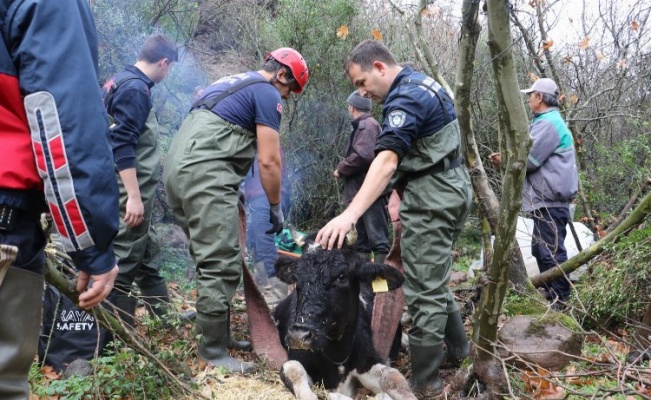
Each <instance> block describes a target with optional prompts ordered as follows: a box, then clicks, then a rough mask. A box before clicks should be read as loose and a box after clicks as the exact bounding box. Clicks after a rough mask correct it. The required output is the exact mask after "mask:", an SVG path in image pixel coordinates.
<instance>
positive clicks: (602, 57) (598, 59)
mask: <svg viewBox="0 0 651 400" xmlns="http://www.w3.org/2000/svg"><path fill="white" fill-rule="evenodd" d="M596 55H597V61H602V60H603V59H604V58H606V57H605V56H604V53H602V52H601V50H597V53H596Z"/></svg>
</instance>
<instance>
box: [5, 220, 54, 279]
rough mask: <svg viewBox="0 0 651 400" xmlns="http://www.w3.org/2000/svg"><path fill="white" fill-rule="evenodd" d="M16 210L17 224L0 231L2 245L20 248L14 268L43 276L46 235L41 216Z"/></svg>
mask: <svg viewBox="0 0 651 400" xmlns="http://www.w3.org/2000/svg"><path fill="white" fill-rule="evenodd" d="M14 210H15V211H14V212H15V216H14V218H15V223H14V225H13V226H12V228H11V229H8V230H5V229H0V244H6V245H10V246H16V247H18V255H17V257H16V261H15V262H14V263H13V266H14V267H16V268H22V269H25V270H28V271H31V272H34V273H37V274H42V273H43V264H44V263H45V253H44V252H43V248H45V234H44V233H43V228H42V227H41V214H40V213H38V212H30V211H25V210H22V209H14Z"/></svg>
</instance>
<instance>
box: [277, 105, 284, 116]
mask: <svg viewBox="0 0 651 400" xmlns="http://www.w3.org/2000/svg"><path fill="white" fill-rule="evenodd" d="M276 111H278V112H279V113H281V114H282V113H283V105H282V104H280V103H278V104H276Z"/></svg>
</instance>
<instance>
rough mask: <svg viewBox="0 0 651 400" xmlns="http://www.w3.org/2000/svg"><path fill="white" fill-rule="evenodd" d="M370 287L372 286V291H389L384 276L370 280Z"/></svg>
mask: <svg viewBox="0 0 651 400" xmlns="http://www.w3.org/2000/svg"><path fill="white" fill-rule="evenodd" d="M371 287H372V288H373V293H384V292H388V291H389V283H388V282H387V280H386V279H384V278H379V277H378V278H375V279H373V282H371Z"/></svg>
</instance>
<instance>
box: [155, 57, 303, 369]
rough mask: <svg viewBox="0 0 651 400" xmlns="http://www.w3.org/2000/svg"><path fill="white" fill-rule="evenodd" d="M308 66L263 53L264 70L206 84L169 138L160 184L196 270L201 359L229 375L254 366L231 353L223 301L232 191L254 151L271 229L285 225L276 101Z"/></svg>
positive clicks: (235, 280)
mask: <svg viewBox="0 0 651 400" xmlns="http://www.w3.org/2000/svg"><path fill="white" fill-rule="evenodd" d="M308 79H309V71H308V68H307V63H306V62H305V60H304V59H303V57H302V56H301V55H300V54H299V53H298V52H297V51H296V50H294V49H291V48H280V49H277V50H274V51H272V52H270V53H269V54H267V55H266V57H265V62H264V64H263V65H262V68H261V69H260V70H258V71H249V72H245V73H243V74H238V75H232V76H227V77H224V78H222V79H220V80H218V81H217V82H215V83H213V84H211V85H210V86H208V87H207V88H206V89H205V90H204V91H203V94H202V96H201V98H200V99H199V100H198V101H197V102H195V103H194V104H193V106H192V109H191V110H190V114H189V115H188V116H187V117H186V118H185V120H184V121H183V124H182V125H181V128H179V131H178V133H177V134H176V135H175V136H174V139H173V140H172V143H171V145H170V149H169V152H168V154H167V158H166V161H165V166H164V170H163V171H164V172H163V183H164V185H165V190H166V192H167V197H168V199H169V202H170V205H171V206H172V210H173V212H174V216H175V217H176V218H177V220H178V221H179V222H180V223H181V225H182V226H183V228H184V230H185V233H186V235H188V238H189V239H190V253H191V254H192V256H193V258H194V261H195V263H196V268H197V289H198V299H197V305H196V308H197V317H196V330H197V333H198V334H200V335H201V336H200V340H199V356H200V357H201V358H203V359H204V360H206V361H207V362H209V363H210V364H212V365H215V366H220V367H224V368H225V369H226V370H228V371H230V372H250V371H252V370H253V364H252V363H244V362H241V361H239V360H237V359H234V358H232V357H230V356H229V354H228V350H227V346H228V345H229V337H230V333H229V304H230V301H231V299H232V297H233V295H234V294H235V290H236V288H237V285H238V284H239V281H240V276H241V273H242V271H241V265H242V260H241V252H240V245H239V242H238V235H239V228H238V227H239V214H238V209H237V203H238V188H239V185H240V183H241V182H242V181H243V180H244V178H245V176H246V173H247V172H248V171H249V169H250V168H251V165H252V163H253V159H254V157H255V153H256V143H257V152H258V165H257V166H254V171H255V172H254V173H257V174H260V180H261V182H262V187H263V188H264V191H265V193H266V195H267V198H268V200H269V204H270V205H271V208H270V213H269V214H270V215H269V222H270V223H271V226H272V228H271V229H270V230H269V231H268V232H269V233H271V232H275V233H279V232H280V231H281V230H282V229H283V219H284V217H283V213H282V211H281V208H280V183H281V158H280V135H279V130H280V120H281V116H282V112H283V105H282V99H287V98H288V97H289V95H290V93H291V92H294V93H301V92H302V91H303V89H304V88H305V85H306V84H307V81H308Z"/></svg>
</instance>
